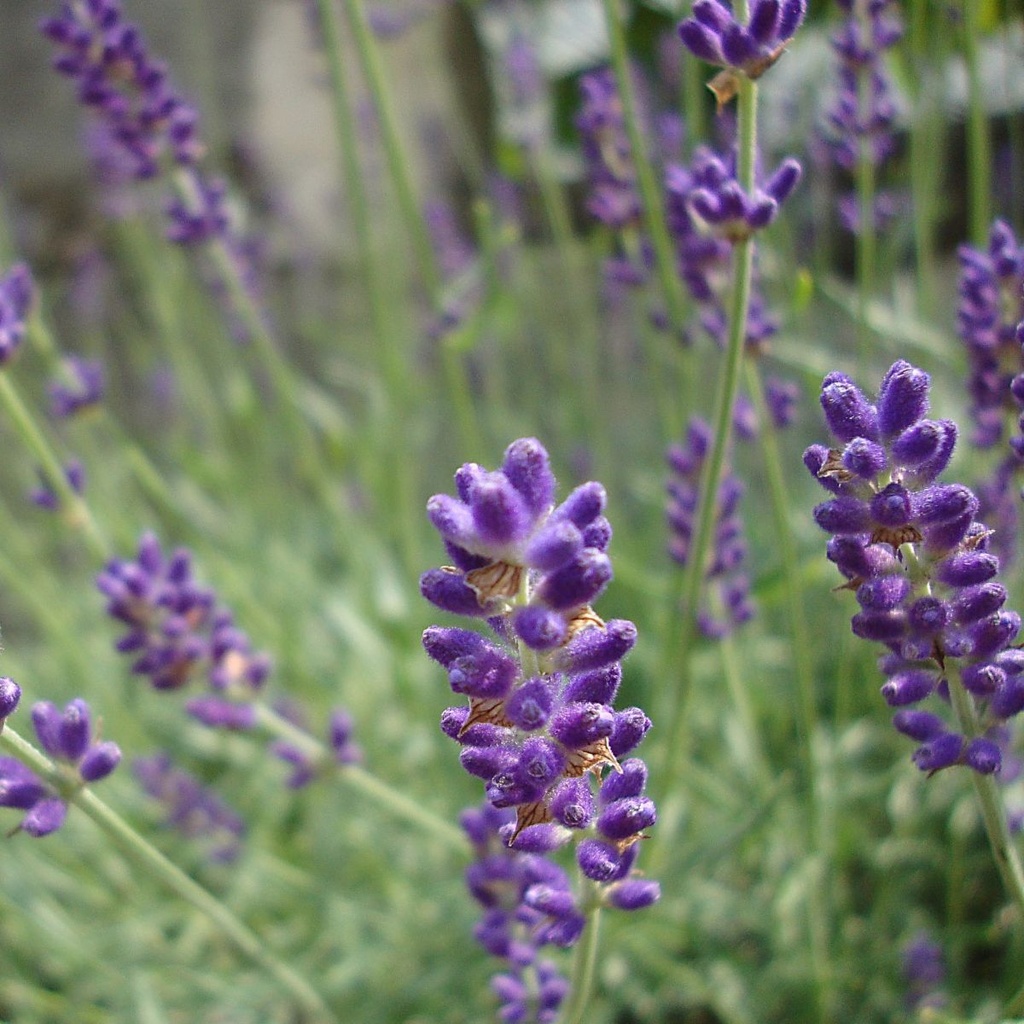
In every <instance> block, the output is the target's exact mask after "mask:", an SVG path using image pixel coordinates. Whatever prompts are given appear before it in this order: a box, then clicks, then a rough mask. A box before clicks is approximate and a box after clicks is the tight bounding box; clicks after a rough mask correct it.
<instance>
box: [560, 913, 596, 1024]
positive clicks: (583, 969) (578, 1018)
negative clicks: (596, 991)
mask: <svg viewBox="0 0 1024 1024" xmlns="http://www.w3.org/2000/svg"><path fill="white" fill-rule="evenodd" d="M600 925H601V907H600V906H595V907H594V908H593V909H592V910H591V911H590V912H589V914H588V915H587V924H586V927H585V928H584V929H583V935H582V936H581V937H580V941H579V943H578V944H577V946H576V952H575V954H574V956H573V961H572V976H571V977H570V978H569V1002H568V1003H567V1004H566V1007H565V1009H564V1010H563V1011H562V1016H561V1020H562V1024H583V1021H585V1020H586V1019H587V1004H588V1003H589V1002H590V994H591V991H592V990H593V987H594V975H595V968H596V967H597V951H598V947H599V946H600V938H601V928H600Z"/></svg>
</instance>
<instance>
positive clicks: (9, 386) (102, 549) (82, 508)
mask: <svg viewBox="0 0 1024 1024" xmlns="http://www.w3.org/2000/svg"><path fill="white" fill-rule="evenodd" d="M0 404H2V405H3V406H4V408H5V409H6V410H7V414H8V416H10V418H11V420H12V422H13V423H14V427H15V429H16V430H17V432H18V434H20V435H21V439H22V440H23V441H24V442H25V445H26V446H27V447H28V449H29V451H31V452H32V454H33V455H34V456H35V458H36V459H37V460H38V461H39V463H40V465H41V466H42V469H43V473H44V474H45V476H46V481H47V483H48V484H50V486H52V487H53V489H54V490H55V491H56V492H57V498H58V500H59V502H60V507H61V509H62V511H63V513H64V515H65V517H66V519H67V521H68V522H69V523H70V524H71V525H72V526H74V527H76V528H78V527H80V528H81V529H82V531H83V533H84V536H85V538H86V540H87V542H88V544H89V546H90V548H91V549H92V551H93V554H95V555H97V556H98V557H99V558H101V559H105V558H106V557H107V552H108V551H109V550H110V546H109V544H108V543H107V541H106V539H105V538H104V536H103V534H102V532H101V531H100V528H99V526H98V525H97V523H96V520H95V519H94V518H93V515H92V512H90V511H89V506H88V505H87V504H86V503H85V501H84V500H83V498H82V496H81V495H80V494H76V493H75V490H74V488H73V487H72V486H71V484H70V483H68V479H67V477H66V476H65V473H64V467H63V465H62V464H61V461H60V459H59V458H58V456H57V453H56V452H55V451H54V449H53V446H52V445H51V444H50V442H49V440H48V439H47V437H46V435H45V434H44V433H43V430H42V428H41V427H40V426H39V424H38V423H36V421H35V419H33V417H32V414H31V413H30V412H29V411H28V409H27V408H26V406H25V403H24V402H22V400H21V396H20V395H19V394H18V391H17V388H15V386H14V382H13V381H12V380H11V378H10V376H9V374H8V373H7V372H0Z"/></svg>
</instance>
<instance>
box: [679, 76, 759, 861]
mask: <svg viewBox="0 0 1024 1024" xmlns="http://www.w3.org/2000/svg"><path fill="white" fill-rule="evenodd" d="M737 113H738V117H737V121H738V145H739V153H738V158H739V159H738V171H739V183H740V187H741V188H743V189H744V190H745V191H747V192H751V191H752V190H753V180H754V153H755V149H756V145H757V140H756V123H757V122H756V117H757V86H756V85H755V84H754V83H753V82H751V81H750V80H749V79H747V78H741V79H740V84H739V107H738V112H737ZM753 259H754V243H753V240H752V239H750V238H746V239H744V240H743V241H741V242H737V243H736V244H735V245H734V247H733V258H732V296H731V301H730V307H729V337H728V341H727V344H726V350H725V356H724V362H723V364H722V368H721V371H720V376H719V380H718V389H717V393H716V397H715V411H714V416H713V423H712V428H713V433H712V442H711V450H710V451H709V452H708V455H707V458H706V459H705V461H704V465H703V467H702V471H701V477H700V485H699V488H698V494H699V496H700V500H699V503H698V506H697V512H696V515H695V517H694V528H693V538H692V541H691V544H690V550H689V554H688V556H687V561H686V566H685V568H684V569H683V572H682V574H681V581H680V593H679V599H678V600H674V601H673V602H672V604H671V610H672V611H673V612H676V611H678V612H679V614H678V615H676V616H675V617H674V619H673V622H674V623H675V627H676V628H675V630H674V632H672V633H671V634H670V636H669V637H668V638H667V639H666V642H665V646H664V660H663V665H662V678H663V679H665V680H669V679H672V678H673V677H675V678H677V679H678V680H679V682H678V685H677V686H676V687H675V689H674V690H670V691H669V692H668V693H667V703H668V708H667V712H666V721H667V722H668V737H669V739H668V744H667V745H666V746H665V747H663V748H662V749H663V751H664V753H663V763H662V765H661V767H662V769H663V773H662V776H661V780H662V785H664V786H670V785H672V780H673V779H674V778H675V777H676V775H675V770H676V769H678V767H679V765H680V763H681V761H682V758H683V756H684V755H685V751H686V747H687V744H688V737H687V723H688V717H687V715H686V713H685V712H686V706H687V701H688V698H689V692H690V688H691V683H692V677H691V666H690V653H691V652H690V647H691V644H692V643H693V640H694V637H695V635H696V622H697V619H696V615H697V608H698V605H699V602H700V594H701V590H702V588H703V585H704V570H705V568H706V565H707V558H708V552H709V550H710V548H711V539H712V536H713V533H714V526H715V518H716V512H717V506H718V488H719V484H720V482H721V479H722V471H723V468H724V466H725V456H726V451H727V449H728V445H729V441H730V439H731V436H732V411H733V407H734V405H735V403H736V394H737V391H738V388H739V378H740V366H741V364H742V361H743V348H744V343H745V340H746V333H747V311H748V308H749V306H750V286H751V276H752V273H753ZM669 831H670V830H668V829H665V830H663V831H662V833H661V834H660V836H659V838H660V841H661V842H663V843H664V842H670V841H671V839H672V837H671V836H669V835H667V833H668V832H669Z"/></svg>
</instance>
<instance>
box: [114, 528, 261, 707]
mask: <svg viewBox="0 0 1024 1024" xmlns="http://www.w3.org/2000/svg"><path fill="white" fill-rule="evenodd" d="M96 585H97V587H98V588H99V590H100V592H101V593H102V594H104V596H105V597H106V598H107V614H108V615H110V616H112V617H113V618H114V619H117V620H118V621H119V622H122V623H123V624H124V625H125V626H126V627H127V631H126V632H125V634H124V635H123V636H122V637H121V639H120V640H118V642H117V650H118V651H120V652H121V653H122V654H133V655H135V660H134V662H133V663H132V671H133V672H135V673H136V674H138V675H142V676H146V677H148V678H149V681H150V682H151V683H152V685H153V686H154V687H155V688H156V689H158V690H173V689H179V688H181V687H184V686H186V685H187V684H188V683H189V682H191V680H192V679H193V678H194V677H195V676H196V675H197V674H200V673H202V674H204V675H205V676H206V679H207V682H208V683H209V685H210V687H211V690H212V691H213V695H212V696H211V697H209V698H205V699H204V698H200V700H201V701H203V703H202V704H198V705H196V709H195V710H194V713H195V715H196V717H198V718H200V719H210V718H212V717H215V714H216V711H217V710H222V711H223V714H224V715H225V717H227V718H230V717H231V716H232V715H233V714H234V713H235V712H233V711H230V710H228V709H230V708H236V709H237V708H244V707H245V701H246V699H247V698H249V697H251V695H252V694H254V693H255V692H257V691H259V690H260V689H261V688H262V686H263V684H264V682H265V680H266V678H267V675H268V673H269V671H270V658H269V657H268V656H267V655H266V654H262V653H258V652H255V651H253V649H252V645H251V643H250V642H249V638H248V637H247V636H246V635H245V633H244V632H242V630H240V629H239V628H238V627H237V626H236V625H235V623H234V619H233V617H232V615H231V612H230V611H228V610H227V609H226V608H223V607H221V606H219V605H218V604H217V600H216V595H215V594H214V593H213V591H211V590H209V589H208V588H206V587H202V586H200V585H199V584H198V583H197V582H196V580H195V579H194V577H193V575H192V560H191V557H190V555H189V553H188V552H187V551H186V550H184V549H179V550H177V551H175V552H173V553H172V554H171V555H170V556H165V555H164V553H163V551H162V550H161V547H160V542H159V541H158V540H157V538H156V537H155V536H154V535H153V534H151V533H146V534H144V535H143V537H142V539H141V540H140V542H139V547H138V553H137V555H136V558H135V559H134V560H123V559H117V558H115V559H112V560H111V561H110V562H109V563H108V564H107V566H106V568H105V569H104V570H103V572H101V573H100V574H99V576H98V577H97V580H96ZM235 701H241V703H235ZM232 721H234V719H232ZM208 724H212V723H208ZM224 724H227V723H226V722H225V723H224ZM236 727H238V726H237V724H236Z"/></svg>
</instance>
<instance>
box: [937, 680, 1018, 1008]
mask: <svg viewBox="0 0 1024 1024" xmlns="http://www.w3.org/2000/svg"><path fill="white" fill-rule="evenodd" d="M947 678H948V682H949V696H950V700H951V701H952V704H953V710H954V712H955V713H956V720H957V725H958V726H959V728H960V731H961V732H962V733H963V734H964V736H966V737H967V739H968V740H972V739H974V738H975V737H976V736H979V735H981V733H982V728H981V725H980V723H979V721H978V715H977V713H976V712H975V710H974V705H973V703H972V702H971V697H970V695H969V694H968V692H967V690H966V688H965V687H964V684H963V681H962V680H961V679H960V673H959V671H957V670H954V671H951V672H950V673H949V674H948V677H947ZM968 774H969V775H970V776H971V781H972V782H973V783H974V791H975V793H976V794H977V796H978V804H979V808H980V810H981V818H982V821H983V822H984V823H985V832H986V833H987V835H988V841H989V845H990V846H991V848H992V856H993V858H994V859H995V862H996V868H997V869H998V870H999V875H1000V877H1001V878H1002V880H1003V886H1004V888H1005V889H1006V894H1007V896H1009V897H1010V899H1012V900H1013V902H1014V903H1015V904H1016V905H1017V910H1018V913H1020V914H1021V916H1022V917H1024V867H1022V865H1021V860H1020V855H1019V854H1018V853H1017V847H1016V846H1015V845H1014V842H1013V839H1012V837H1011V836H1010V829H1009V826H1008V825H1007V822H1006V812H1005V810H1004V808H1003V799H1002V795H1001V794H1000V792H999V784H998V783H997V782H996V780H995V777H994V776H992V775H982V774H980V773H979V772H976V771H971V770H968ZM1022 995H1024V993H1022ZM1019 998H1020V997H1018V999H1019ZM1014 1008H1015V1009H1020V1007H1019V1006H1017V1004H1016V1002H1015V1004H1014Z"/></svg>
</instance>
